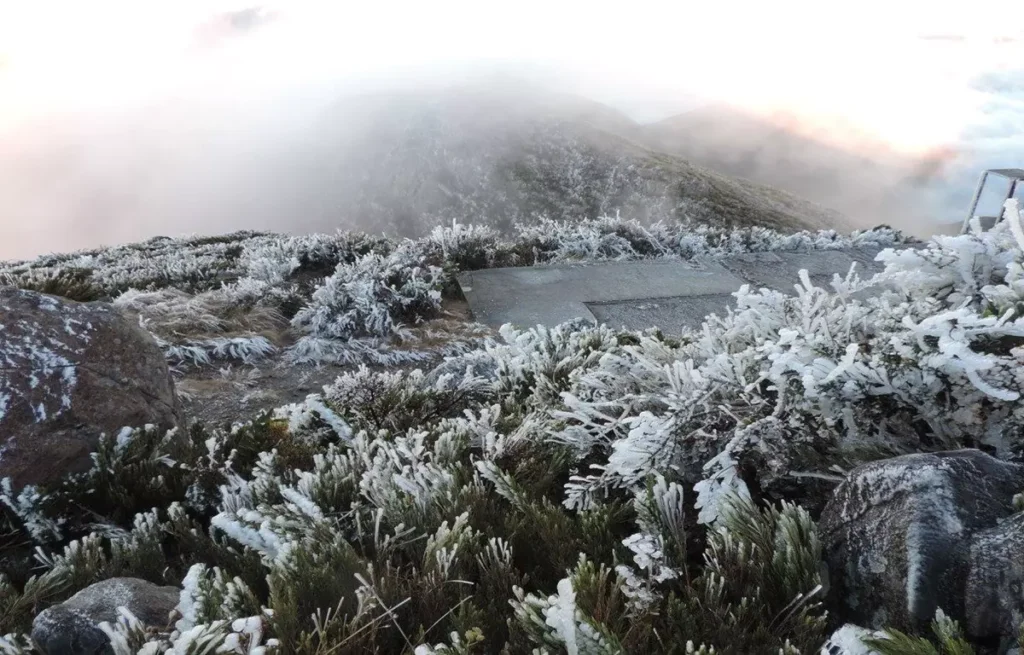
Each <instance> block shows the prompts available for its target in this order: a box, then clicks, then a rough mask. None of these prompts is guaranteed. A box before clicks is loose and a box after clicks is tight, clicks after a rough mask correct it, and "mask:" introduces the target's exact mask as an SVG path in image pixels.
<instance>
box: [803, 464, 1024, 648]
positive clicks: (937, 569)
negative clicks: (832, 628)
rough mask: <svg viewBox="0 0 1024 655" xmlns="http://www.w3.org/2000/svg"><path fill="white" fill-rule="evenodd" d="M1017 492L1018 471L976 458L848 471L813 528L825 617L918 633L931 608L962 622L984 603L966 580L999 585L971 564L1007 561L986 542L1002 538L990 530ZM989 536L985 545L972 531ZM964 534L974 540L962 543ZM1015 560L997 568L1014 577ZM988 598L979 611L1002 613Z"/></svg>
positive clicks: (985, 569) (996, 543) (1004, 547)
mask: <svg viewBox="0 0 1024 655" xmlns="http://www.w3.org/2000/svg"><path fill="white" fill-rule="evenodd" d="M1022 489H1024V466H1020V465H1017V464H1012V463H1009V462H1004V461H1002V460H999V459H996V458H994V457H992V456H990V455H987V454H985V453H983V452H981V451H979V450H971V449H968V450H957V451H948V452H939V453H931V454H915V455H904V456H901V457H894V458H892V459H886V460H881V461H876V462H871V463H868V464H865V465H863V466H860V467H857V468H856V469H854V470H853V471H851V472H850V473H849V475H848V476H847V478H846V480H844V481H843V482H842V483H841V484H840V485H839V486H838V487H837V488H836V490H835V492H834V494H833V497H832V499H831V500H830V501H829V503H828V504H827V505H826V507H825V509H824V511H823V513H822V517H821V521H820V530H821V534H822V541H823V545H824V549H825V554H826V560H827V563H828V569H829V584H830V587H831V590H830V593H829V596H830V598H831V599H832V602H833V603H834V604H835V607H834V608H833V611H834V612H835V613H836V614H838V615H839V618H841V619H842V620H844V621H850V622H853V623H857V624H860V625H865V626H870V627H872V628H889V627H891V628H897V629H901V630H919V629H922V628H926V627H927V625H928V623H929V622H930V621H931V620H932V618H933V617H934V616H935V610H936V609H937V608H941V609H942V610H943V611H944V612H945V613H946V614H947V615H949V616H951V617H952V618H954V619H958V620H963V619H964V618H965V617H966V616H968V614H969V613H968V611H967V607H966V604H967V603H968V602H970V603H975V602H978V601H979V600H980V599H981V598H982V597H983V596H984V592H983V591H982V590H981V589H978V588H973V589H974V590H973V591H969V589H971V588H972V587H970V586H969V584H968V580H969V578H972V576H973V577H976V578H977V579H978V581H979V582H977V583H973V584H974V585H975V587H977V586H978V585H979V584H994V581H989V582H981V581H982V580H989V578H991V577H993V576H994V577H995V578H999V575H1000V573H999V571H998V570H997V568H998V564H997V563H996V561H992V562H989V563H986V562H983V561H980V560H979V559H978V558H982V557H999V558H1001V557H1004V556H1008V555H1007V553H1008V551H1009V550H1010V549H1012V544H1013V543H1014V542H1013V539H1012V538H1006V537H1005V536H996V535H1003V532H1002V529H1003V527H1000V528H997V524H998V523H999V521H1000V520H1002V519H1005V518H1007V517H1009V516H1010V515H1011V514H1012V513H1013V496H1014V494H1015V493H1017V492H1019V491H1021V490H1022ZM1008 525H1009V524H1008ZM991 529H995V530H994V531H993V533H992V536H991V537H985V536H984V535H986V534H988V533H986V532H982V531H986V530H991ZM974 535H977V537H976V538H977V539H978V540H980V541H977V542H972V536H974ZM1016 543H1018V544H1019V543H1020V541H1017V542H1016ZM1019 560H1020V557H1019V556H1018V563H1014V564H1012V565H1011V563H1010V562H1006V563H1005V567H1007V570H1014V571H1015V570H1017V569H1018V568H1019V567H1020V566H1021V564H1020V563H1019ZM992 567H995V568H992ZM1009 575H1010V577H1011V578H1012V577H1014V576H1015V575H1016V574H1009ZM1016 579H1017V580H1019V579H1020V576H1016ZM1000 580H1001V581H1002V579H1001V578H1000ZM1006 584H1011V583H1009V582H1006ZM989 591H990V592H991V593H993V594H995V595H996V596H994V597H992V598H989V597H984V600H985V603H986V606H987V607H991V608H999V607H1003V606H1004V604H1005V603H1004V601H1003V599H1002V597H1001V596H1000V594H1001V592H999V591H996V590H995V589H991V588H990V589H989ZM970 594H974V596H975V597H970ZM1018 598H1020V596H1019V595H1018ZM1015 602H1019V601H1015ZM972 611H973V610H972ZM1003 620H1009V619H1008V618H1007V617H1005V616H1004V617H1001V618H998V619H997V618H990V619H986V620H981V619H979V620H978V621H977V622H976V624H975V625H974V626H970V625H968V626H967V627H968V632H969V634H972V635H978V636H980V634H981V633H979V632H977V630H989V629H990V627H991V625H993V623H992V622H996V623H999V622H1001V621H1003ZM1018 620H1019V619H1018ZM1004 634H1006V633H1004ZM1011 634H1012V631H1011Z"/></svg>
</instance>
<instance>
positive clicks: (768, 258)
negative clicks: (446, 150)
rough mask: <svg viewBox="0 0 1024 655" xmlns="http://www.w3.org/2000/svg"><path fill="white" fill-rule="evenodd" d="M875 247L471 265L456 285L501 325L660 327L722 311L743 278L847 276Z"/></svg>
mask: <svg viewBox="0 0 1024 655" xmlns="http://www.w3.org/2000/svg"><path fill="white" fill-rule="evenodd" d="M877 253H878V250H876V249H866V248H865V249H857V250H841V251H840V250H832V251H814V252H785V253H754V254H745V255H734V256H730V257H724V258H721V259H719V260H716V261H704V262H696V263H695V262H682V261H673V260H655V261H639V262H636V261H634V262H608V263H595V264H566V265H557V266H532V267H521V268H498V269H488V270H481V271H471V272H467V273H463V274H462V275H460V276H459V278H458V281H459V285H460V286H461V287H462V291H463V293H464V294H465V295H466V299H467V300H468V302H469V306H470V309H471V311H472V312H473V314H474V316H475V318H476V320H478V321H480V322H482V323H485V324H488V325H492V326H495V327H497V326H500V325H502V324H504V323H512V324H513V325H516V326H518V327H532V326H534V325H538V324H539V325H547V326H553V325H557V324H559V323H563V322H565V321H568V320H571V319H574V318H584V319H586V320H589V321H594V322H599V323H606V324H608V325H611V326H613V327H626V328H629V329H644V328H650V327H659V328H661V329H662V330H665V331H666V332H672V333H675V332H679V331H680V330H681V329H682V328H684V327H696V326H698V325H700V323H701V322H702V321H703V319H704V317H705V316H707V315H708V314H710V313H718V314H722V313H724V311H725V308H726V307H728V306H731V305H732V304H733V303H734V302H735V299H734V298H733V297H732V296H731V295H730V294H732V293H733V292H735V291H737V290H738V289H739V288H740V287H741V286H743V285H744V284H750V285H751V286H753V287H755V288H761V287H766V288H769V289H776V290H778V291H782V292H785V293H795V289H794V287H795V285H797V284H798V283H799V271H800V270H801V269H806V270H807V271H808V273H809V274H810V276H811V280H812V281H813V282H814V283H815V284H820V285H827V284H828V283H829V282H830V281H831V279H832V276H833V274H835V273H838V274H840V275H846V273H847V272H848V271H849V269H850V266H851V265H852V264H854V263H857V265H858V266H857V268H858V271H859V272H860V273H861V275H870V274H872V273H874V272H876V271H878V270H881V267H880V265H879V264H877V263H875V262H874V261H872V260H873V259H874V257H875V255H876V254H877Z"/></svg>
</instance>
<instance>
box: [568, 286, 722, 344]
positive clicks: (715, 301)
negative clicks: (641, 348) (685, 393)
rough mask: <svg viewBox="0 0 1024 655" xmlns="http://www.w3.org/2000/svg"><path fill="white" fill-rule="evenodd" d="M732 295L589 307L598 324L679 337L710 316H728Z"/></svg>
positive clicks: (588, 304)
mask: <svg viewBox="0 0 1024 655" xmlns="http://www.w3.org/2000/svg"><path fill="white" fill-rule="evenodd" d="M735 304H736V299H735V298H734V297H733V296H732V295H730V294H724V293H723V294H713V295H704V296H682V297H675V298H649V299H646V300H622V301H614V302H606V303H587V307H588V308H589V309H590V312H591V313H592V314H593V315H594V316H595V317H596V318H597V321H598V322H599V323H604V324H606V325H609V326H611V327H613V328H626V329H627V330H646V329H648V328H652V327H657V328H661V330H662V331H663V332H665V333H667V334H678V333H679V332H681V331H682V330H683V328H695V327H699V326H700V324H701V323H702V322H703V321H704V319H705V317H707V316H708V315H709V314H718V315H719V316H723V315H725V309H726V307H730V306H735Z"/></svg>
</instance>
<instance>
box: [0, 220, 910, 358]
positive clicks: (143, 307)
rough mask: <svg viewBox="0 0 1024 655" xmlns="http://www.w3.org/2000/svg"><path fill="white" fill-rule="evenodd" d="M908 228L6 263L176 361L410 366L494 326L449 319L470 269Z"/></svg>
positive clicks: (770, 244) (202, 247)
mask: <svg viewBox="0 0 1024 655" xmlns="http://www.w3.org/2000/svg"><path fill="white" fill-rule="evenodd" d="M900 238H901V237H900V235H899V234H897V233H895V232H893V231H892V230H889V229H885V228H881V229H876V230H870V231H866V232H861V233H856V234H854V235H853V236H845V235H840V234H838V233H835V232H828V231H825V232H801V233H797V234H793V235H783V234H780V233H778V232H774V231H772V230H769V229H765V228H759V227H751V228H744V229H735V230H730V229H724V228H716V227H708V226H704V225H696V224H676V223H671V224H669V223H655V224H653V225H649V226H643V225H641V224H640V223H638V222H635V221H625V220H620V219H618V218H601V219H595V220H587V221H580V222H556V221H549V220H540V221H539V222H537V223H532V224H529V225H520V226H517V227H516V229H515V230H514V231H513V233H512V234H511V235H509V236H503V235H502V234H500V233H498V232H497V231H495V230H493V229H491V228H488V227H476V226H467V225H461V224H454V225H452V226H451V227H439V228H436V229H435V230H434V231H433V232H432V233H431V234H430V235H428V236H427V237H424V238H421V239H417V240H395V239H389V238H385V237H374V236H368V235H364V234H353V233H344V234H341V233H339V234H335V235H325V234H314V235H308V236H298V237H288V236H282V235H274V234H257V233H251V232H240V233H235V234H229V235H225V236H222V237H206V238H192V239H168V238H156V239H151V240H150V241H147V242H144V243H140V244H132V245H127V246H119V247H115V248H105V249H98V250H91V251H83V252H77V253H71V254H64V255H47V256H43V257H40V258H38V259H36V260H33V261H28V262H13V263H8V264H4V265H0V282H2V283H5V284H12V285H15V286H20V287H23V288H30V289H35V290H39V291H43V292H46V293H55V294H57V295H63V296H66V297H68V298H71V299H74V300H82V301H89V300H100V299H107V300H112V301H113V302H114V304H115V305H117V306H118V307H120V308H122V309H124V310H126V311H128V312H130V313H133V314H135V315H137V316H138V317H139V320H140V322H141V324H142V325H143V326H144V327H145V328H146V329H148V330H149V331H150V332H152V333H153V334H154V336H155V337H156V338H157V339H158V340H159V342H160V343H161V345H162V346H163V347H164V349H165V351H166V353H167V357H168V359H169V360H170V362H171V363H172V364H176V365H177V364H199V365H205V364H211V363H214V362H217V361H225V360H234V361H241V362H243V363H253V362H257V361H259V360H260V359H262V358H264V357H266V356H268V355H271V354H275V353H278V352H279V351H281V350H284V351H285V353H284V354H285V356H286V357H287V358H288V359H289V360H290V361H293V362H300V363H326V362H340V363H358V362H366V363H374V364H396V363H400V362H417V361H423V360H424V359H427V358H429V357H431V356H436V355H438V354H451V353H453V352H460V351H464V350H465V349H466V348H468V347H470V346H472V345H475V344H478V343H480V340H481V339H482V337H483V336H484V335H483V333H482V332H481V331H480V330H477V329H467V328H466V326H465V325H455V324H454V323H453V322H452V321H446V320H444V319H445V318H446V313H445V311H444V307H443V298H444V297H446V296H450V295H451V294H452V292H453V291H454V287H455V285H454V277H453V276H454V274H455V273H456V272H458V271H460V270H473V269H480V268H488V267H495V266H529V265H535V264H543V263H553V262H565V261H574V260H609V259H611V260H617V259H639V258H652V257H676V258H695V257H713V256H717V255H723V254H729V253H736V252H756V251H766V250H806V249H839V248H847V247H850V246H851V245H882V246H886V245H893V244H895V243H898V242H899V240H900ZM439 344H443V346H442V345H439Z"/></svg>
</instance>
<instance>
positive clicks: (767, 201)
mask: <svg viewBox="0 0 1024 655" xmlns="http://www.w3.org/2000/svg"><path fill="white" fill-rule="evenodd" d="M311 133H313V134H315V135H316V136H317V142H316V143H315V144H311V148H310V149H309V150H300V151H298V152H297V154H298V161H296V162H294V165H295V167H296V170H302V171H304V172H303V175H302V176H301V177H295V178H294V182H295V183H296V184H300V185H305V186H307V187H308V189H309V190H308V191H307V192H306V193H305V194H303V195H306V196H307V197H317V198H322V199H325V200H328V199H331V200H332V202H331V206H332V207H336V208H337V211H338V213H337V215H338V216H339V218H341V220H342V221H343V222H351V223H354V224H357V225H371V226H379V227H381V228H384V229H388V230H389V231H393V232H396V233H398V234H407V235H414V234H421V233H423V232H424V231H425V230H427V229H429V228H430V227H431V226H433V225H436V224H438V223H450V222H451V221H452V220H453V219H456V220H459V221H461V222H470V223H477V224H480V223H483V224H488V225H492V226H495V227H499V228H507V227H508V226H510V225H511V224H512V223H514V222H530V221H532V220H534V219H536V218H538V217H541V216H544V217H547V218H551V219H555V220H574V219H583V218H589V217H595V216H600V215H614V214H615V213H617V212H618V213H621V215H622V216H624V217H629V218H637V219H639V220H658V219H664V220H685V219H690V220H694V221H697V222H701V223H708V224H714V225H722V226H746V225H760V226H767V227H774V228H779V229H783V230H795V229H807V228H810V229H816V228H831V227H835V228H837V229H848V228H850V227H851V226H850V224H849V223H848V222H847V221H846V220H845V219H844V218H843V217H842V216H840V215H839V214H838V213H837V212H834V211H832V210H828V209H825V208H824V207H820V206H817V205H815V204H813V203H810V202H808V201H806V200H803V199H802V198H799V197H796V196H794V195H792V194H789V193H786V192H783V191H781V190H778V189H774V188H769V187H766V186H763V185H759V184H755V183H751V182H748V181H744V180H736V179H732V178H730V177H727V176H726V175H722V174H720V173H717V172H714V171H711V170H709V169H706V168H703V167H700V166H697V165H694V164H691V163H690V162H688V161H687V160H686V159H685V158H683V157H680V156H678V155H676V154H670V153H666V152H658V151H657V150H656V149H654V148H652V147H651V144H650V143H645V141H647V138H646V137H647V134H648V133H647V132H646V131H645V128H644V127H643V126H641V125H638V124H637V123H635V122H633V121H632V120H630V119H629V118H628V117H626V116H625V115H623V114H621V113H619V112H617V111H615V110H613V109H611V108H609V107H607V106H605V105H602V104H600V103H596V102H591V101H588V100H585V99H582V98H579V97H575V96H570V95H563V94H555V93H538V92H537V91H536V90H535V89H520V88H516V87H511V88H509V87H503V88H496V87H491V86H487V87H477V86H464V87H455V88H448V89H445V90H431V91H421V92H413V93H377V94H366V95H361V96H353V97H348V98H345V99H344V100H341V101H339V102H338V103H337V104H336V105H335V107H334V108H333V109H332V110H331V111H330V112H328V113H327V114H326V115H325V116H324V118H323V120H322V122H321V124H320V125H318V126H317V127H316V129H314V130H312V131H311ZM334 199H336V200H334Z"/></svg>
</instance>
